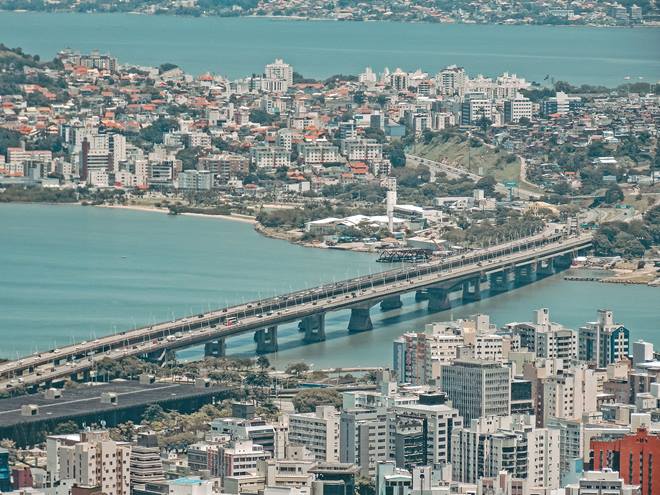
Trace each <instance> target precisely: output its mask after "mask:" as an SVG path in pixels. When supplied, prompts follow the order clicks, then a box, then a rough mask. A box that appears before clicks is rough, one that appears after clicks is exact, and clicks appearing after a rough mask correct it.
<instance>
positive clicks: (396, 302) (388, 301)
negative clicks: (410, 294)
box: [380, 295, 403, 311]
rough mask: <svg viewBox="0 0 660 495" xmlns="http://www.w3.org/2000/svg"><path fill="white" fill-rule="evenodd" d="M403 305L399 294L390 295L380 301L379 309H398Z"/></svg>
mask: <svg viewBox="0 0 660 495" xmlns="http://www.w3.org/2000/svg"><path fill="white" fill-rule="evenodd" d="M401 306H403V303H402V302H401V296H398V295H397V296H390V297H386V298H385V299H383V300H382V301H381V302H380V309H381V310H383V311H390V310H392V309H399V308H400V307H401Z"/></svg>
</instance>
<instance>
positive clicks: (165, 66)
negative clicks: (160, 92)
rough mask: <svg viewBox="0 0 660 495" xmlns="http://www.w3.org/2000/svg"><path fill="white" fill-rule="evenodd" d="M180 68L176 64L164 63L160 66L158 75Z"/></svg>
mask: <svg viewBox="0 0 660 495" xmlns="http://www.w3.org/2000/svg"><path fill="white" fill-rule="evenodd" d="M178 68H179V66H178V65H176V64H172V63H169V62H166V63H164V64H160V65H159V66H158V73H159V74H163V73H165V72H169V71H171V70H173V69H178Z"/></svg>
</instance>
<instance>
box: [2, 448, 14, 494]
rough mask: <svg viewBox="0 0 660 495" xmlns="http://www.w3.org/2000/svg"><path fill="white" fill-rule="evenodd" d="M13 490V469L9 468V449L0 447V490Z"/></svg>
mask: <svg viewBox="0 0 660 495" xmlns="http://www.w3.org/2000/svg"><path fill="white" fill-rule="evenodd" d="M10 491H12V486H11V471H10V469H9V451H8V450H7V449H3V448H0V492H10Z"/></svg>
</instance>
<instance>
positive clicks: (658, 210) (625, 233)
mask: <svg viewBox="0 0 660 495" xmlns="http://www.w3.org/2000/svg"><path fill="white" fill-rule="evenodd" d="M659 243H660V205H657V206H655V207H653V208H651V209H650V210H648V211H647V212H646V214H645V215H644V217H643V220H642V221H640V220H633V221H632V222H629V223H627V222H610V223H606V224H603V225H601V226H600V228H599V229H598V231H597V232H596V235H595V236H594V251H595V252H596V254H597V255H598V256H621V257H624V258H628V259H630V258H640V257H642V256H643V255H644V252H645V251H646V250H647V249H649V248H650V247H651V246H653V245H657V244H659Z"/></svg>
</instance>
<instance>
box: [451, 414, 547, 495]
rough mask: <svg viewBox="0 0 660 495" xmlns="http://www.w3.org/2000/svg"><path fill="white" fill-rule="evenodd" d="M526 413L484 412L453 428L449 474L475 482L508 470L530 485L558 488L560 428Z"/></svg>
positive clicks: (458, 478) (456, 478) (461, 479)
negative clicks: (540, 424) (547, 425)
mask: <svg viewBox="0 0 660 495" xmlns="http://www.w3.org/2000/svg"><path fill="white" fill-rule="evenodd" d="M533 422H534V418H533V417H532V416H527V415H514V416H484V417H482V418H478V419H473V420H472V421H471V423H470V426H469V427H468V426H465V427H462V428H458V429H455V430H454V431H453V432H452V455H451V463H452V478H453V480H455V481H461V482H464V483H477V482H478V480H479V479H480V478H483V477H493V476H497V474H498V473H499V472H500V471H507V472H508V473H510V474H511V475H512V476H513V477H514V478H521V479H526V480H528V482H529V485H530V486H533V487H539V488H540V487H543V488H549V489H556V488H559V466H558V464H559V432H558V431H554V430H548V429H546V428H535V427H534V425H533Z"/></svg>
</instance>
